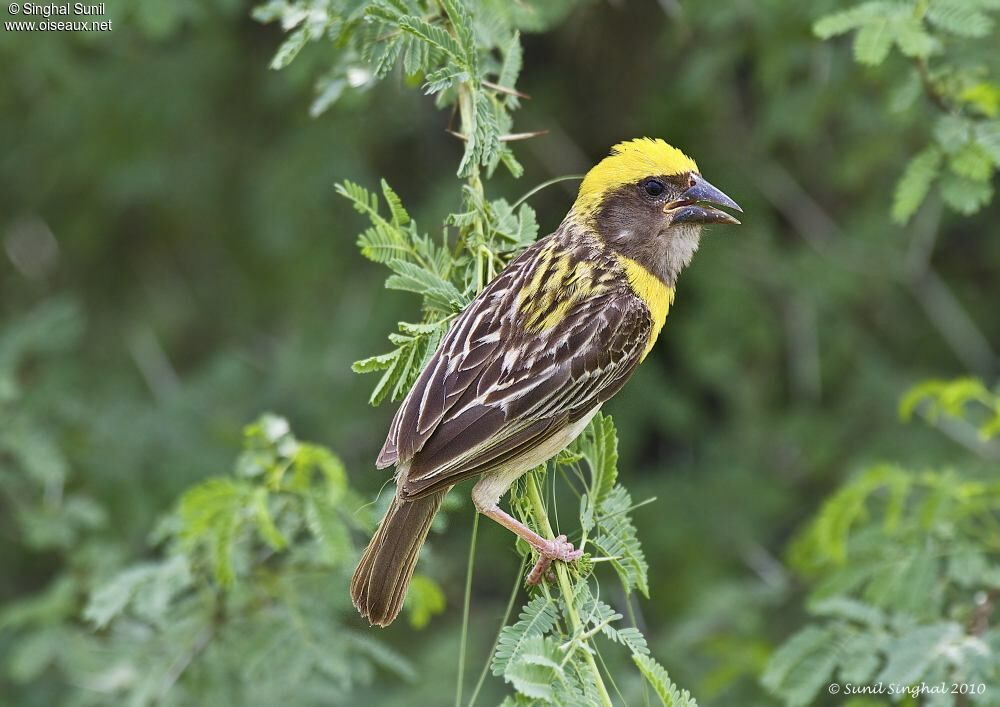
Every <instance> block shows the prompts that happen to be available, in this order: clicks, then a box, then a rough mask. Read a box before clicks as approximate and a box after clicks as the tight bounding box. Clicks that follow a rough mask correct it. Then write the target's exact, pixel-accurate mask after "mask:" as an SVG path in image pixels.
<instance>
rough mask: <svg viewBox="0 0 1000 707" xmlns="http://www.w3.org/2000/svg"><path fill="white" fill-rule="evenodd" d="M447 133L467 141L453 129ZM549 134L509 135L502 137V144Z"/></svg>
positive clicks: (544, 131) (545, 131)
mask: <svg viewBox="0 0 1000 707" xmlns="http://www.w3.org/2000/svg"><path fill="white" fill-rule="evenodd" d="M445 132H446V133H448V134H449V135H453V136H455V137H457V138H458V139H459V140H465V139H467V138H466V137H465V135H463V134H462V133H460V132H456V131H455V130H452V129H451V128H445ZM548 133H549V131H548V130H535V131H534V132H530V133H507V134H506V135H501V136H500V142H515V141H517V140H530V139H531V138H533V137H538V136H540V135H548Z"/></svg>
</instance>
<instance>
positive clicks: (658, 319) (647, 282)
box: [617, 253, 674, 358]
mask: <svg viewBox="0 0 1000 707" xmlns="http://www.w3.org/2000/svg"><path fill="white" fill-rule="evenodd" d="M617 258H618V262H619V264H620V265H621V266H622V268H624V270H625V274H626V275H627V276H628V281H629V285H631V287H632V291H633V292H635V294H636V295H638V296H639V298H640V299H641V300H642V301H643V302H645V303H646V307H648V308H649V314H650V316H651V318H652V320H653V321H652V328H651V329H650V332H649V341H648V342H647V343H646V348H645V350H644V351H643V352H642V358H646V354H648V353H649V351H650V349H652V348H653V344H655V343H656V339H657V337H658V336H659V335H660V330H661V329H663V324H664V323H665V322H666V321H667V312H668V311H669V310H670V305H671V304H673V302H674V288H673V287H670V286H669V285H667V284H666V283H665V282H663V280H661V279H660V278H658V277H657V276H656V275H654V274H653V273H651V272H650V271H649V270H647V269H646V267H645V266H644V265H642V264H641V263H639V262H638V261H635V260H632V258H629V257H628V256H625V255H622V254H621V253H618V254H617Z"/></svg>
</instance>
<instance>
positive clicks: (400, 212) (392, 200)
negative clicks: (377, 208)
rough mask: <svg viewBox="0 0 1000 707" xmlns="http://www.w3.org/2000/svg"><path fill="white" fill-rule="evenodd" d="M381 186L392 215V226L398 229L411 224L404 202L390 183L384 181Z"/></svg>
mask: <svg viewBox="0 0 1000 707" xmlns="http://www.w3.org/2000/svg"><path fill="white" fill-rule="evenodd" d="M381 184H382V196H384V197H385V203H386V204H388V205H389V213H390V214H392V225H393V226H397V227H401V226H405V225H406V224H408V223H409V222H410V214H408V213H407V212H406V209H404V208H403V202H402V201H401V200H400V198H399V196H398V195H397V194H396V192H394V191H393V190H392V187H390V186H389V182H387V181H385V180H384V179H383V180H382V181H381Z"/></svg>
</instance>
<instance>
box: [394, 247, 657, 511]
mask: <svg viewBox="0 0 1000 707" xmlns="http://www.w3.org/2000/svg"><path fill="white" fill-rule="evenodd" d="M559 235H560V233H559V232H558V231H557V233H556V234H553V236H550V237H549V238H548V239H545V240H543V241H539V242H538V243H536V244H535V245H534V246H532V247H531V248H529V249H528V250H526V251H525V252H524V253H522V254H521V256H519V257H518V258H516V259H515V260H514V261H513V262H512V263H511V264H510V265H509V266H508V267H507V268H506V269H505V270H504V271H503V272H502V273H501V274H500V275H499V276H498V277H497V278H496V279H495V280H494V281H493V282H492V283H490V285H488V286H487V287H486V289H484V290H483V292H482V293H481V294H480V296H479V297H477V299H476V300H475V301H474V302H473V303H472V304H470V305H469V307H468V308H467V309H466V310H465V311H464V312H463V313H462V314H461V315H459V317H458V318H457V319H456V320H455V322H454V323H453V324H452V327H451V329H450V331H449V332H448V334H447V335H446V336H445V337H444V339H443V340H442V342H441V345H440V347H439V348H438V351H437V352H436V353H435V354H434V356H433V357H432V358H431V360H430V361H429V362H428V364H427V366H426V368H425V370H424V371H423V372H422V373H421V375H420V376H419V377H418V379H417V382H416V384H415V385H414V386H413V389H412V390H411V391H410V393H409V395H408V396H407V398H406V399H405V400H404V401H403V404H402V405H401V406H400V409H399V411H398V412H397V413H396V416H395V418H394V419H393V423H392V425H391V427H390V430H389V436H388V439H387V440H386V443H385V446H384V447H383V449H382V452H381V454H380V455H379V459H378V464H379V466H387V465H389V464H393V463H396V462H398V461H406V462H409V464H408V467H407V468H406V470H405V474H406V477H405V478H404V479H401V490H402V492H403V493H404V494H405V495H406V496H408V497H414V498H415V497H419V496H423V495H426V494H428V493H433V492H435V491H437V490H440V489H441V488H445V487H447V486H450V485H452V484H455V483H457V482H458V481H460V480H462V479H464V478H467V477H469V476H473V475H478V474H482V473H486V472H488V471H491V470H493V469H497V468H499V467H501V466H502V465H503V464H505V463H507V462H509V461H510V460H512V459H515V458H517V457H518V456H520V455H523V454H524V453H526V452H527V451H530V450H531V449H532V448H535V447H537V446H539V445H541V444H543V443H544V442H545V441H546V440H548V439H549V438H551V437H552V436H553V435H555V434H557V433H558V432H559V431H560V430H562V429H564V428H565V427H566V426H567V425H568V424H571V423H572V422H575V421H577V420H580V419H582V418H583V417H584V416H585V415H586V414H587V413H589V412H590V411H592V410H593V409H594V408H595V407H596V406H598V405H600V404H601V403H603V402H604V401H605V400H607V399H608V398H610V397H611V396H612V395H614V393H616V392H617V391H618V390H619V389H620V388H621V386H622V385H624V383H625V381H626V380H627V379H628V378H629V377H630V376H631V374H632V372H633V370H634V369H635V366H636V365H637V364H638V363H639V361H640V360H641V358H642V354H643V352H644V350H645V346H646V344H647V342H648V340H649V336H650V331H651V318H650V314H649V310H648V309H647V307H646V305H645V304H644V303H643V302H642V300H641V299H639V298H638V297H637V296H636V295H635V294H634V293H633V292H632V290H631V288H630V287H629V286H628V283H627V280H626V279H625V277H624V276H618V275H619V273H616V272H615V267H616V266H617V264H616V262H615V261H613V259H612V256H608V255H604V253H603V250H602V249H600V248H597V247H596V246H595V247H594V248H592V249H591V250H590V251H584V252H578V253H574V255H575V256H576V258H575V259H574V258H573V257H570V256H568V255H567V256H566V257H564V258H563V260H561V261H556V260H554V259H553V258H552V257H548V258H544V257H541V256H542V255H544V254H542V253H540V252H539V251H541V250H543V249H545V248H550V249H551V248H557V247H560V243H559V242H558V241H557V242H556V243H555V244H554V243H553V242H552V239H554V238H556V237H557V236H559ZM549 255H551V253H549ZM564 255H565V254H564ZM601 258H604V260H603V261H602V260H601ZM539 288H541V289H539ZM526 296H537V297H538V301H540V302H542V303H543V304H544V307H545V310H544V311H543V312H542V313H541V314H540V313H539V311H538V308H537V307H525V308H524V309H525V310H526V311H527V312H528V314H525V313H522V311H521V310H522V298H524V297H526ZM553 312H554V313H557V315H558V316H555V315H553V316H550V315H549V314H548V313H553ZM529 315H530V316H529ZM540 325H541V326H540Z"/></svg>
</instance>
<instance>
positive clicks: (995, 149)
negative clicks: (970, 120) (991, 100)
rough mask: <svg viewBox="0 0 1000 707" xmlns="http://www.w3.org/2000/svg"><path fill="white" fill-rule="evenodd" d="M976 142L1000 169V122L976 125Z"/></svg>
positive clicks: (983, 122) (990, 121)
mask: <svg viewBox="0 0 1000 707" xmlns="http://www.w3.org/2000/svg"><path fill="white" fill-rule="evenodd" d="M975 140H976V144H978V145H979V146H980V147H981V148H983V150H984V151H985V152H986V154H988V155H989V156H990V159H992V160H993V164H994V165H996V166H998V167H1000V120H987V121H982V122H980V123H978V124H977V125H976V128H975Z"/></svg>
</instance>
